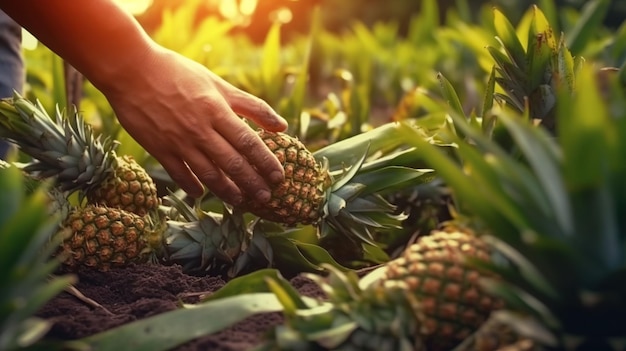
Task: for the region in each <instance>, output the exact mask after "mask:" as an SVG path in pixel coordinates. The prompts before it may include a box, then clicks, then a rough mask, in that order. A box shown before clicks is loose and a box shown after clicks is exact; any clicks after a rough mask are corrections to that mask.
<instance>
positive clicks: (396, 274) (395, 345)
mask: <svg viewBox="0 0 626 351" xmlns="http://www.w3.org/2000/svg"><path fill="white" fill-rule="evenodd" d="M467 258H471V259H473V260H479V261H490V260H491V256H490V253H489V250H488V248H487V246H486V244H485V243H483V242H482V241H481V240H480V239H479V238H478V237H476V236H475V235H474V234H473V233H472V232H471V231H469V230H467V229H464V230H458V229H454V228H453V227H448V228H447V229H445V230H438V231H434V232H433V233H432V234H431V235H427V236H424V237H421V238H420V239H419V240H418V242H416V243H415V244H413V245H411V247H409V248H408V249H407V250H406V252H405V254H404V256H403V257H401V258H398V259H396V260H394V261H391V262H389V263H387V264H386V265H384V266H383V267H381V268H379V269H376V270H374V271H373V272H371V273H369V274H368V275H367V276H365V277H363V278H361V279H358V277H357V275H356V274H355V273H354V272H351V271H348V272H342V271H339V270H338V269H337V268H335V267H332V266H326V268H327V269H328V271H329V275H328V276H327V277H322V276H320V275H314V274H307V275H306V276H307V277H309V278H310V279H312V280H313V281H315V282H316V283H317V284H318V285H319V287H320V288H321V290H322V291H324V293H325V294H326V298H324V299H320V300H319V301H317V303H310V302H308V303H307V302H305V301H303V300H299V299H298V298H297V296H298V293H297V292H296V291H291V292H290V291H289V289H292V288H291V287H290V286H289V285H288V283H287V282H286V281H285V282H284V283H283V284H280V283H279V281H277V280H275V279H270V283H269V286H270V289H271V290H272V291H273V292H274V293H275V294H276V296H277V297H278V299H279V300H281V302H282V303H283V304H284V306H285V317H286V322H285V323H284V324H283V325H280V326H278V327H277V328H276V329H274V330H273V332H272V333H271V334H270V336H269V338H268V340H267V341H266V342H265V344H264V345H263V347H262V348H260V349H261V350H389V351H391V350H414V351H419V350H428V351H443V350H445V351H449V350H451V349H452V347H454V346H456V345H457V344H459V343H461V342H462V341H464V340H465V339H466V338H468V337H469V336H470V335H472V334H473V333H474V332H475V331H476V330H478V329H479V328H480V327H481V325H482V324H483V323H484V322H485V321H486V320H487V318H488V317H489V315H490V314H491V312H492V311H495V310H498V309H500V308H501V307H502V302H501V300H500V299H497V298H493V297H491V296H490V295H488V294H487V293H486V292H484V291H483V290H482V289H481V287H480V286H479V281H480V280H481V279H483V278H484V277H486V276H490V275H484V274H483V273H481V272H480V271H478V270H476V269H474V268H472V267H470V266H469V265H467V264H466V263H465V260H466V259H467ZM296 306H298V308H297V309H296V310H295V311H294V310H293V309H294V307H296ZM491 351H494V350H491Z"/></svg>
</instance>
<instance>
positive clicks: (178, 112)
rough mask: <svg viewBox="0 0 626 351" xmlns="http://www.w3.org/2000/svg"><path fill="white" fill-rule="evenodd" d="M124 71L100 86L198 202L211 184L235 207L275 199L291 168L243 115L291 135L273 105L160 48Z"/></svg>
mask: <svg viewBox="0 0 626 351" xmlns="http://www.w3.org/2000/svg"><path fill="white" fill-rule="evenodd" d="M119 73H120V74H119V76H116V77H110V79H107V80H106V81H107V82H108V83H105V84H100V86H99V87H98V88H99V89H100V90H101V91H102V92H103V93H104V94H105V96H106V97H107V99H108V100H109V103H110V104H111V106H112V108H113V110H114V111H115V113H116V115H117V118H118V120H119V121H120V123H121V125H122V126H123V127H124V128H125V129H126V131H127V132H128V133H129V134H130V135H131V136H132V137H133V138H134V139H135V140H136V141H137V142H138V143H139V144H141V145H142V146H143V147H144V148H145V149H146V151H148V152H149V153H150V154H151V155H152V156H154V157H155V158H156V159H157V160H158V161H159V162H160V163H161V165H162V166H163V167H164V168H165V170H166V171H167V172H168V173H169V175H170V176H171V177H172V179H173V180H174V181H175V182H176V183H177V184H178V185H179V186H180V187H181V188H182V189H183V190H185V191H186V192H187V193H188V194H189V195H190V196H192V197H199V196H201V195H202V194H203V191H204V190H203V186H202V185H203V184H204V185H206V187H207V188H208V189H209V190H210V191H212V192H213V193H214V194H215V195H217V196H218V197H220V198H221V199H222V200H224V201H226V202H228V203H230V204H232V205H238V204H239V203H240V202H241V201H242V199H243V193H245V194H250V195H252V196H254V197H255V198H256V200H257V201H260V202H267V201H268V200H269V199H270V186H271V185H272V184H275V183H280V182H281V181H282V180H283V177H284V172H283V168H282V166H281V164H280V163H279V161H278V159H277V158H276V157H275V156H274V155H273V154H272V153H271V152H270V150H269V149H268V148H267V147H266V146H265V144H264V143H263V141H262V140H261V139H260V138H259V137H258V135H257V134H256V132H255V131H254V130H253V129H252V128H251V127H250V126H248V124H246V123H245V122H244V121H243V120H242V119H241V118H240V117H239V116H238V115H241V116H245V117H246V118H248V119H250V120H252V121H254V122H255V123H256V124H258V125H259V126H260V127H262V128H264V129H266V130H269V131H275V132H278V131H284V130H285V129H286V128H287V122H286V121H285V120H284V119H283V118H282V117H280V116H279V115H278V114H277V113H276V112H275V111H274V110H273V109H272V108H271V107H270V106H269V105H268V104H267V103H266V102H265V101H263V100H261V99H259V98H257V97H255V96H253V95H251V94H248V93H246V92H244V91H242V90H240V89H237V88H236V87H234V86H233V85H231V84H230V83H228V82H226V81H224V80H223V79H221V78H220V77H218V76H217V75H215V74H214V73H213V72H211V71H210V70H208V69H207V68H206V67H204V66H202V65H201V64H199V63H197V62H195V61H193V60H190V59H188V58H186V57H183V56H182V55H180V54H177V53H175V52H172V51H168V50H165V49H163V48H158V47H156V48H153V50H152V51H151V52H149V53H148V54H146V56H145V57H144V60H142V61H141V62H135V64H133V65H128V67H127V69H124V70H122V71H120V72H119Z"/></svg>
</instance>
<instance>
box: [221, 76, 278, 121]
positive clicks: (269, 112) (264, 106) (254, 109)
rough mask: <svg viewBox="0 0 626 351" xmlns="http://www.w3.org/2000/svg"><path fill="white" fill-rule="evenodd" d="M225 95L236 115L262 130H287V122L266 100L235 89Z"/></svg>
mask: <svg viewBox="0 0 626 351" xmlns="http://www.w3.org/2000/svg"><path fill="white" fill-rule="evenodd" d="M225 95H226V96H225V98H226V100H227V101H228V103H229V104H230V107H231V108H232V109H233V111H235V113H237V114H238V115H241V116H244V117H246V118H248V119H250V120H252V121H254V122H255V123H256V124H258V125H259V126H260V127H261V128H263V129H266V130H269V131H272V132H282V131H284V130H285V129H287V121H286V120H285V119H284V118H282V117H281V116H279V115H278V113H276V111H274V109H273V108H272V107H271V106H270V105H269V104H268V103H267V102H265V101H264V100H262V99H260V98H258V97H256V96H254V95H252V94H249V93H247V92H245V91H243V90H239V89H237V88H234V87H233V89H231V90H230V91H228V92H227V94H225Z"/></svg>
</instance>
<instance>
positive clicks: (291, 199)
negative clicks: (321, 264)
mask: <svg viewBox="0 0 626 351" xmlns="http://www.w3.org/2000/svg"><path fill="white" fill-rule="evenodd" d="M258 134H259V136H260V137H261V139H262V140H263V142H265V145H267V147H268V148H269V149H270V150H271V151H272V152H273V153H274V155H276V157H277V158H278V160H279V161H280V163H281V164H282V165H283V168H284V171H285V180H284V181H283V182H282V183H280V184H279V185H277V186H275V187H274V188H273V189H272V197H271V199H270V201H269V202H268V203H266V204H259V203H256V202H254V201H251V200H249V201H245V204H244V205H243V206H242V208H245V209H246V210H248V211H250V212H251V213H254V214H255V215H257V216H259V217H261V218H263V219H267V220H270V221H274V222H279V223H285V224H287V225H294V224H297V223H300V224H311V223H314V222H317V221H318V220H319V219H320V216H321V213H322V206H323V205H324V202H325V196H326V195H325V191H326V189H327V188H328V187H329V185H330V174H329V173H328V170H327V169H325V168H324V167H322V166H321V165H320V164H319V163H318V161H317V160H316V159H315V157H314V156H313V154H311V152H310V151H309V150H307V149H306V147H305V146H304V144H302V142H300V141H299V140H298V139H296V138H294V137H292V136H290V135H288V134H285V133H274V132H268V131H265V130H263V129H261V130H259V131H258Z"/></svg>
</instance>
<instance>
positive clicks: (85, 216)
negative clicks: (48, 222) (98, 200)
mask: <svg viewBox="0 0 626 351" xmlns="http://www.w3.org/2000/svg"><path fill="white" fill-rule="evenodd" d="M61 226H62V228H63V229H62V230H61V232H62V233H63V237H64V240H63V243H62V245H61V249H60V250H59V252H58V254H60V255H63V256H62V257H64V258H65V260H64V262H63V263H64V264H65V265H66V266H67V267H68V268H70V269H76V268H77V267H78V266H79V265H84V266H87V267H91V268H96V269H99V270H103V271H104V270H108V269H110V268H111V267H112V266H124V265H128V264H130V263H138V262H145V261H147V260H148V256H149V254H150V252H151V250H150V248H151V247H153V246H154V243H153V244H152V245H149V242H150V240H151V238H156V239H157V240H156V241H157V246H158V238H159V233H158V232H157V230H155V229H156V228H153V227H152V225H151V224H150V223H149V222H148V221H147V219H146V218H145V217H141V216H139V215H137V214H135V213H132V212H128V211H125V210H121V209H118V208H113V207H106V206H99V205H91V204H90V205H87V206H85V207H84V208H75V209H73V210H72V211H71V212H70V213H69V214H68V216H67V218H65V220H64V221H63V223H62V225H61Z"/></svg>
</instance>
